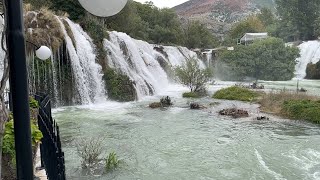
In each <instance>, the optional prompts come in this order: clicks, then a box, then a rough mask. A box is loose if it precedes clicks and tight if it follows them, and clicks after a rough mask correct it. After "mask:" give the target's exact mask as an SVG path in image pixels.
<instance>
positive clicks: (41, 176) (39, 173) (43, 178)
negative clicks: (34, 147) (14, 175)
mask: <svg viewBox="0 0 320 180" xmlns="http://www.w3.org/2000/svg"><path fill="white" fill-rule="evenodd" d="M40 156H41V155H40V148H38V151H37V157H36V167H35V169H36V170H35V174H34V175H35V176H36V177H37V178H38V180H47V179H48V178H47V174H46V170H45V169H41V170H37V169H38V168H39V167H41V159H40Z"/></svg>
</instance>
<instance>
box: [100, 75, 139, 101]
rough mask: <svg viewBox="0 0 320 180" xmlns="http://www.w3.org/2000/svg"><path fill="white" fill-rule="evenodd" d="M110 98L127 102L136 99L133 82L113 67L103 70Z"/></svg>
mask: <svg viewBox="0 0 320 180" xmlns="http://www.w3.org/2000/svg"><path fill="white" fill-rule="evenodd" d="M103 78H104V80H105V83H106V89H107V91H108V96H109V98H110V99H113V100H116V101H120V102H127V101H134V100H135V99H136V90H135V88H134V82H133V81H131V80H130V79H129V77H128V76H126V75H122V74H120V73H117V72H116V71H115V70H113V69H108V70H106V71H105V73H104V76H103Z"/></svg>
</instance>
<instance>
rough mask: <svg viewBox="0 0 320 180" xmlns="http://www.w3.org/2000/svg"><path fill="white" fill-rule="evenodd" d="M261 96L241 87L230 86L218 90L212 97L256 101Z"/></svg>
mask: <svg viewBox="0 0 320 180" xmlns="http://www.w3.org/2000/svg"><path fill="white" fill-rule="evenodd" d="M258 97H259V93H257V92H255V91H252V90H249V89H246V88H241V87H236V86H232V87H228V88H224V89H221V90H219V91H217V92H216V93H215V94H214V95H213V96H212V98H215V99H226V100H238V101H248V102H250V101H254V100H256V99H257V98H258Z"/></svg>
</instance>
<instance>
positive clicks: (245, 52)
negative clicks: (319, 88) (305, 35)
mask: <svg viewBox="0 0 320 180" xmlns="http://www.w3.org/2000/svg"><path fill="white" fill-rule="evenodd" d="M298 57H299V49H298V48H293V47H288V46H286V45H285V43H284V41H283V40H281V39H279V38H268V39H265V40H261V41H255V42H254V43H253V44H250V45H248V46H237V47H236V48H235V50H234V51H225V52H224V53H223V54H222V55H221V61H222V62H223V63H225V64H226V65H227V67H229V68H230V69H231V71H232V72H231V73H234V74H235V76H236V77H237V80H239V78H240V79H244V78H245V77H252V78H255V79H257V80H271V81H279V80H290V79H292V78H293V76H294V68H295V64H296V58H298Z"/></svg>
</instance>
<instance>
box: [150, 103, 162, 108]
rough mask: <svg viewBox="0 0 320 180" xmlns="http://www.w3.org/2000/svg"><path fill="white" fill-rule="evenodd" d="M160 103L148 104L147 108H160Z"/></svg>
mask: <svg viewBox="0 0 320 180" xmlns="http://www.w3.org/2000/svg"><path fill="white" fill-rule="evenodd" d="M161 107H162V106H161V103H160V102H154V103H151V104H149V108H151V109H156V108H161Z"/></svg>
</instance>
